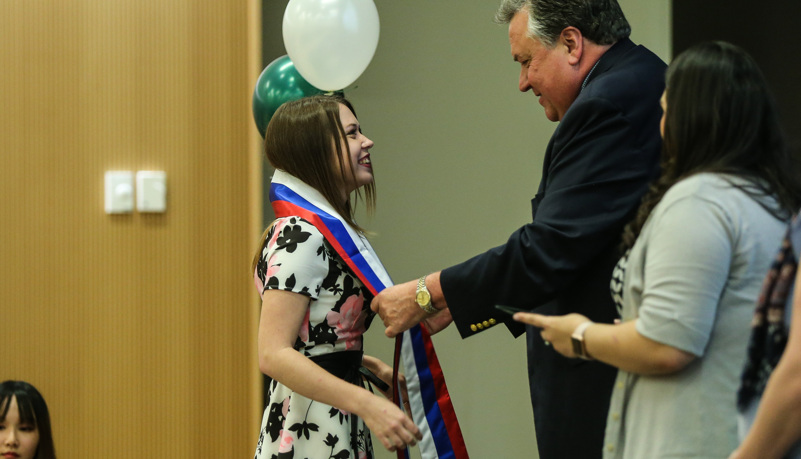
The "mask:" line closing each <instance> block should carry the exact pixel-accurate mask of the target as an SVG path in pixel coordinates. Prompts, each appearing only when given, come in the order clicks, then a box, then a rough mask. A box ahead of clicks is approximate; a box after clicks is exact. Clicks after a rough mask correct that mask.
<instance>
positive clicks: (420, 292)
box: [414, 276, 439, 314]
mask: <svg viewBox="0 0 801 459" xmlns="http://www.w3.org/2000/svg"><path fill="white" fill-rule="evenodd" d="M414 301H415V303H417V305H418V306H420V308H421V309H422V310H423V311H425V312H426V313H428V314H436V313H437V312H439V309H437V308H435V307H434V305H433V304H431V292H429V291H428V288H427V287H426V276H422V277H421V278H420V279H419V280H418V281H417V292H416V293H415V295H414Z"/></svg>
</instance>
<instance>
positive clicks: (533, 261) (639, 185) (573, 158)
mask: <svg viewBox="0 0 801 459" xmlns="http://www.w3.org/2000/svg"><path fill="white" fill-rule="evenodd" d="M664 74H665V64H664V63H663V62H662V61H661V60H660V59H659V58H658V57H657V56H656V55H654V54H653V53H652V52H650V51H649V50H647V49H646V48H644V47H643V46H637V45H635V44H634V43H632V42H631V40H629V39H624V40H621V41H619V42H618V43H616V44H615V45H614V46H612V47H611V48H610V49H609V50H607V52H606V53H604V55H603V56H602V57H601V59H600V60H599V61H598V63H597V64H596V66H595V68H594V69H593V70H592V71H591V73H590V74H589V76H588V77H587V79H586V80H585V82H584V87H583V89H582V90H581V92H580V93H579V95H578V97H577V98H576V100H575V101H574V102H573V104H572V105H571V106H570V108H569V109H568V110H567V112H566V113H565V114H564V116H563V118H562V120H561V122H560V123H559V126H557V128H556V130H555V131H554V133H553V136H552V137H551V140H550V143H549V144H548V148H547V150H546V153H545V162H544V166H543V175H542V178H541V179H540V184H539V190H538V192H537V195H536V196H535V197H534V199H532V201H531V214H532V222H531V223H528V224H526V225H525V226H523V227H522V228H520V229H519V230H517V231H516V232H515V233H514V234H512V235H511V236H510V237H509V240H508V241H507V242H506V244H504V245H502V246H499V247H496V248H494V249H491V250H489V251H487V252H485V253H483V254H481V255H478V256H476V257H474V258H472V259H470V260H468V261H466V262H464V263H461V264H459V265H456V266H453V267H450V268H447V269H445V270H443V271H442V274H441V278H440V281H441V285H442V291H443V294H444V296H445V299H446V301H447V303H448V307H449V308H450V311H451V314H452V316H453V320H454V323H455V324H456V326H457V328H458V330H459V333H460V334H461V335H462V337H463V338H466V337H468V336H472V335H474V334H476V333H480V332H481V331H484V330H486V329H488V328H491V327H492V326H493V325H495V324H499V323H505V324H506V325H507V327H509V329H510V331H512V333H513V334H514V335H515V336H519V335H520V334H521V333H522V332H523V330H524V327H523V326H522V325H521V324H519V323H517V322H514V321H512V320H511V318H510V316H509V315H506V314H504V313H502V312H499V311H497V310H496V309H495V308H494V305H496V304H504V305H509V306H516V307H522V308H525V309H533V310H534V311H535V312H539V313H543V314H557V315H562V314H568V313H571V312H577V313H580V314H583V315H585V316H587V317H589V318H590V319H591V320H593V321H595V322H606V323H611V322H612V321H613V320H614V319H615V318H616V317H617V312H616V310H615V307H614V305H613V303H612V299H611V295H610V293H609V281H610V279H611V275H612V269H613V267H614V265H615V263H616V262H617V260H618V258H619V256H620V253H619V251H618V246H619V243H620V235H621V232H622V229H623V226H624V225H625V223H627V222H628V221H629V220H630V219H631V218H632V217H633V215H634V212H635V211H636V209H637V207H638V205H639V203H640V199H641V198H642V195H643V194H644V193H645V191H646V190H647V187H648V184H649V183H650V182H651V181H652V180H653V179H655V178H656V177H657V176H658V171H659V154H660V149H661V138H660V134H659V120H660V118H661V115H662V112H661V109H660V107H659V98H660V96H661V94H662V91H663V89H664V80H665V79H664ZM527 345H528V369H529V385H530V388H531V401H532V405H533V408H534V422H535V427H536V431H537V442H538V447H539V451H540V457H541V458H543V459H551V458H571V459H573V458H579V459H582V458H591V457H601V451H602V448H603V434H604V427H605V425H606V416H607V410H608V408H609V398H610V394H611V389H612V384H613V381H614V377H615V374H616V369H614V368H613V367H610V366H607V365H605V364H602V363H599V362H594V361H584V360H579V359H567V358H565V357H562V356H561V355H559V354H557V353H556V352H555V351H554V350H553V349H551V348H550V347H546V346H545V345H544V343H543V341H542V338H541V337H540V335H539V331H538V330H536V329H530V330H528V332H527ZM510 427H511V426H510Z"/></svg>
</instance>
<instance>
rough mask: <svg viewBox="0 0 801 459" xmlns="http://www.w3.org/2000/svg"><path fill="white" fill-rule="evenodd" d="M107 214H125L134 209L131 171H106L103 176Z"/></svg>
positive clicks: (132, 175)
mask: <svg viewBox="0 0 801 459" xmlns="http://www.w3.org/2000/svg"><path fill="white" fill-rule="evenodd" d="M105 189H106V190H105V191H106V192H105V208H106V213H107V214H126V213H131V212H133V209H134V174H133V172H131V171H107V172H106V175H105Z"/></svg>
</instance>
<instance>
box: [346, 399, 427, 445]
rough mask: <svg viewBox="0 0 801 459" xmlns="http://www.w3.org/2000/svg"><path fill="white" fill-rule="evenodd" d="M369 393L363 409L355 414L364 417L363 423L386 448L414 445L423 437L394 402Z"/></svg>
mask: <svg viewBox="0 0 801 459" xmlns="http://www.w3.org/2000/svg"><path fill="white" fill-rule="evenodd" d="M368 393H369V392H368ZM370 395H371V396H370V397H368V398H367V399H366V403H365V404H364V407H363V409H362V410H360V412H358V413H356V414H357V415H358V416H359V417H361V418H362V419H364V423H365V424H367V427H369V428H370V431H371V432H372V433H373V435H375V437H376V438H378V439H379V440H380V441H381V444H383V445H384V447H385V448H386V449H388V450H389V451H395V450H397V449H401V448H405V447H406V446H414V445H416V444H417V442H418V441H419V440H420V439H422V438H423V434H422V433H420V429H418V428H417V426H416V425H415V424H414V422H412V420H411V419H410V418H409V416H407V415H406V414H404V413H403V411H401V410H400V408H398V407H397V406H395V404H394V403H392V402H391V401H389V400H386V399H383V398H381V397H378V396H376V395H373V394H370Z"/></svg>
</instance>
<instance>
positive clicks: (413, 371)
mask: <svg viewBox="0 0 801 459" xmlns="http://www.w3.org/2000/svg"><path fill="white" fill-rule="evenodd" d="M270 202H271V204H272V207H273V210H274V211H275V215H276V217H287V216H298V217H301V218H303V219H305V220H307V221H309V222H311V224H313V225H314V226H315V228H317V229H318V230H319V231H320V233H322V234H323V236H324V237H325V239H326V240H327V241H328V242H329V243H330V244H331V246H332V247H334V250H336V251H337V253H338V254H339V256H340V257H341V258H342V260H343V261H344V262H345V263H346V264H347V265H348V267H349V268H350V269H351V271H352V272H353V274H354V275H356V276H357V277H358V278H359V280H361V281H362V283H363V284H364V285H365V287H367V288H368V289H369V290H370V292H372V293H373V294H374V295H377V294H378V293H379V292H380V291H381V290H383V289H384V288H386V287H388V286H391V285H392V280H391V279H390V277H389V274H388V273H387V271H386V269H384V266H383V265H382V264H381V262H380V260H379V259H378V257H377V256H376V254H375V252H374V251H373V248H372V247H371V246H370V243H369V242H368V241H367V239H366V238H365V237H364V236H363V235H362V234H360V233H358V232H357V231H355V230H354V229H353V228H351V227H350V226H349V225H348V224H347V223H346V222H345V221H344V220H342V218H341V217H340V216H339V214H337V212H336V211H334V209H333V208H332V207H331V205H330V204H328V201H326V199H325V198H324V197H323V196H322V195H321V194H320V193H319V192H318V191H317V190H315V189H314V188H312V187H310V186H309V185H307V184H306V183H304V182H302V181H301V180H299V179H297V178H296V177H294V176H292V175H290V174H287V173H286V172H283V171H280V170H276V171H275V173H274V175H273V179H272V184H271V186H270ZM401 362H402V364H403V368H404V374H405V375H406V387H407V390H408V394H409V403H410V406H411V415H412V419H414V422H415V424H417V427H418V428H419V429H420V430H421V432H422V433H423V439H422V440H421V441H420V443H419V447H420V453H421V455H422V457H425V458H443V459H445V458H454V459H462V458H464V459H466V458H467V457H468V455H467V450H466V449H465V445H464V439H463V438H462V432H461V430H460V428H459V421H458V420H457V419H456V413H455V412H454V410H453V404H452V403H451V399H450V395H449V394H448V388H447V386H446V384H445V379H444V377H443V374H442V368H440V366H439V361H438V360H437V355H436V353H435V352H434V344H433V343H432V342H431V337H430V336H429V334H428V332H426V331H425V330H424V329H423V328H422V327H420V326H419V325H417V326H415V327H414V328H412V329H411V330H408V331H406V332H404V333H403V334H402V335H401V336H399V337H398V338H397V339H396V343H395V363H394V370H395V371H394V374H393V386H394V390H393V394H395V395H394V397H393V398H394V399H395V400H394V401H395V403H396V404H398V406H400V407H402V406H403V403H402V400H400V398H399V397H400V393H401V391H400V390H399V387H398V381H397V374H398V366H399V364H400V363H401ZM401 409H402V408H401ZM398 457H399V458H404V457H408V451H406V450H403V451H398Z"/></svg>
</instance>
